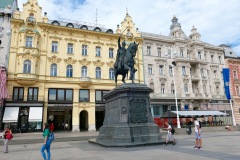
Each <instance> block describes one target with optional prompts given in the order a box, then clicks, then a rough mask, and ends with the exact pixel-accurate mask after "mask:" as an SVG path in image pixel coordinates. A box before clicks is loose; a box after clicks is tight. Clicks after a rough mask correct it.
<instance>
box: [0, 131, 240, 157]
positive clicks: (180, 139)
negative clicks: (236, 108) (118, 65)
mask: <svg viewBox="0 0 240 160" xmlns="http://www.w3.org/2000/svg"><path fill="white" fill-rule="evenodd" d="M163 136H165V135H163ZM202 136H203V148H202V149H200V150H198V149H194V148H193V147H194V146H195V140H194V135H193V134H192V135H175V138H176V139H177V144H176V145H174V146H173V145H171V144H169V145H167V146H165V145H152V146H140V147H130V148H122V147H114V148H110V147H109V148H106V147H102V146H99V145H96V144H91V143H88V142H87V141H71V142H54V143H53V144H52V146H51V154H52V160H156V159H161V160H165V159H168V160H169V159H170V160H181V159H184V160H193V159H196V160H216V159H218V160H239V159H240V152H239V149H240V143H239V142H240V132H239V131H236V132H216V133H215V132H214V133H207V134H203V135H202ZM41 145H42V144H40V143H37V144H19V145H9V153H7V154H4V153H3V146H1V147H2V148H1V152H0V160H42V157H41V153H40V147H41Z"/></svg>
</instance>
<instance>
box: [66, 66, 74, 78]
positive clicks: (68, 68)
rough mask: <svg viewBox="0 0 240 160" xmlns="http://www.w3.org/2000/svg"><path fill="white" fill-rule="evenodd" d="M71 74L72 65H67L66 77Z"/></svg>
mask: <svg viewBox="0 0 240 160" xmlns="http://www.w3.org/2000/svg"><path fill="white" fill-rule="evenodd" d="M72 76H73V68H72V65H70V64H69V65H67V73H66V77H72Z"/></svg>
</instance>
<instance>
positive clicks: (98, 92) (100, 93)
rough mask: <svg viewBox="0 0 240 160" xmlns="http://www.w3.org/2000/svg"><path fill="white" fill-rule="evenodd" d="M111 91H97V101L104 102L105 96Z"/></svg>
mask: <svg viewBox="0 0 240 160" xmlns="http://www.w3.org/2000/svg"><path fill="white" fill-rule="evenodd" d="M108 92H109V91H107V90H96V91H95V101H96V102H97V101H98V102H103V101H104V99H103V96H105V95H106V94H107V93H108Z"/></svg>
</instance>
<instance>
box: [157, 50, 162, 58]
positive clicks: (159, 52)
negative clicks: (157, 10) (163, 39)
mask: <svg viewBox="0 0 240 160" xmlns="http://www.w3.org/2000/svg"><path fill="white" fill-rule="evenodd" d="M157 52H158V57H162V52H161V48H158V49H157Z"/></svg>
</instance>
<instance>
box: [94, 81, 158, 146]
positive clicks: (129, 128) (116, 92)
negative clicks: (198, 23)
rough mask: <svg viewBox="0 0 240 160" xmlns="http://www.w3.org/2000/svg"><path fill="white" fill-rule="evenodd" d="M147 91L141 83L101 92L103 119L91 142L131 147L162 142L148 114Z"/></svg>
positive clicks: (156, 127)
mask: <svg viewBox="0 0 240 160" xmlns="http://www.w3.org/2000/svg"><path fill="white" fill-rule="evenodd" d="M150 92H151V89H150V88H149V87H147V86H146V85H144V84H122V85H121V86H119V87H117V88H115V89H113V90H111V91H110V92H109V93H108V94H107V95H105V96H104V99H105V118H104V122H103V126H102V127H101V128H100V130H99V135H98V137H97V139H96V140H95V143H98V144H101V145H104V146H135V145H145V144H156V143H160V142H162V139H161V135H160V132H159V127H158V126H157V125H156V124H155V123H154V121H153V118H152V116H151V114H150V104H149V93H150Z"/></svg>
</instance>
